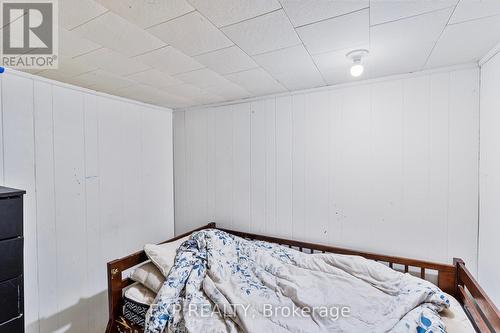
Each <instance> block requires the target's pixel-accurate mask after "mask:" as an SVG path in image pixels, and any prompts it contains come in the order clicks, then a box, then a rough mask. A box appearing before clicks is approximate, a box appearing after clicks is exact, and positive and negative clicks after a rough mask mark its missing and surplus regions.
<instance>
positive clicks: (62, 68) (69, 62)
mask: <svg viewBox="0 0 500 333" xmlns="http://www.w3.org/2000/svg"><path fill="white" fill-rule="evenodd" d="M97 69H98V68H97V66H92V65H89V64H87V63H84V62H82V61H81V60H79V59H69V58H59V66H58V68H57V69H46V70H44V71H42V72H40V73H39V74H38V75H41V76H43V77H46V78H49V79H53V80H60V79H63V78H70V77H74V76H78V75H81V74H83V73H87V72H92V71H95V70H97Z"/></svg>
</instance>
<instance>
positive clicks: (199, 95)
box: [167, 83, 224, 104]
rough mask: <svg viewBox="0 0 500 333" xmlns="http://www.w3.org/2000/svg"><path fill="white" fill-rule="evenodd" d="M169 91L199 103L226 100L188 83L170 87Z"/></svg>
mask: <svg viewBox="0 0 500 333" xmlns="http://www.w3.org/2000/svg"><path fill="white" fill-rule="evenodd" d="M167 92H168V93H169V94H172V95H174V96H179V97H181V98H184V99H187V100H193V101H195V102H197V103H198V104H209V103H216V102H221V101H223V100H224V98H222V97H220V96H218V95H215V94H212V93H209V92H207V91H204V90H202V89H200V88H198V87H195V86H193V85H191V84H188V83H186V84H183V85H180V86H172V87H169V89H168V90H167Z"/></svg>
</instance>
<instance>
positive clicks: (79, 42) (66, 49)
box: [59, 27, 102, 58]
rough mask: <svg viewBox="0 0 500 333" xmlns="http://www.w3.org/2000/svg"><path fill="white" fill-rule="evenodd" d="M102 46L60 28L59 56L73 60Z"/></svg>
mask: <svg viewBox="0 0 500 333" xmlns="http://www.w3.org/2000/svg"><path fill="white" fill-rule="evenodd" d="M101 47H102V46H101V45H99V44H96V43H94V42H92V41H90V40H88V39H85V38H82V37H80V36H79V35H78V34H76V33H75V32H72V31H69V30H66V29H64V28H61V27H60V28H59V56H60V57H66V58H73V57H76V56H79V55H82V54H84V53H88V52H90V51H93V50H97V49H99V48H101Z"/></svg>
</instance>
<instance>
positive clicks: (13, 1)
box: [1, 0, 58, 69]
mask: <svg viewBox="0 0 500 333" xmlns="http://www.w3.org/2000/svg"><path fill="white" fill-rule="evenodd" d="M1 8H2V14H1V18H2V27H3V29H2V66H7V67H13V68H22V69H47V68H51V69H53V68H57V46H58V44H57V42H58V39H57V18H58V16H57V2H56V1H55V0H44V1H37V0H31V1H29V2H27V1H19V0H4V1H2V6H1Z"/></svg>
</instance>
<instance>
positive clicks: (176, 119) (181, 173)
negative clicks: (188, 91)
mask: <svg viewBox="0 0 500 333" xmlns="http://www.w3.org/2000/svg"><path fill="white" fill-rule="evenodd" d="M185 114H186V113H185V112H175V113H174V114H173V127H174V172H175V180H174V187H175V221H177V223H176V225H175V232H176V233H177V234H181V233H183V232H186V231H187V230H189V224H188V220H187V219H186V213H187V208H186V205H187V204H188V199H187V191H188V186H187V173H186V152H187V149H186V140H185V138H186V126H185Z"/></svg>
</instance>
